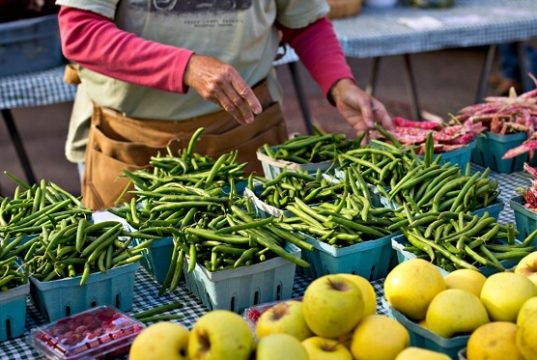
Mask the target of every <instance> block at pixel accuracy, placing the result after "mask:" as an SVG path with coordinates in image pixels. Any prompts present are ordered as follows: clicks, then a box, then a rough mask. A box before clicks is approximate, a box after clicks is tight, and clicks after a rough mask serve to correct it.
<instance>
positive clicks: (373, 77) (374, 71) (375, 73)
mask: <svg viewBox="0 0 537 360" xmlns="http://www.w3.org/2000/svg"><path fill="white" fill-rule="evenodd" d="M381 59H382V58H381V57H375V58H373V65H372V68H371V72H370V73H369V80H368V81H367V85H366V87H365V92H366V93H368V94H369V95H371V96H375V90H376V88H377V80H378V77H379V67H380V60H381Z"/></svg>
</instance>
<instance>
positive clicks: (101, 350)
mask: <svg viewBox="0 0 537 360" xmlns="http://www.w3.org/2000/svg"><path fill="white" fill-rule="evenodd" d="M144 328H145V326H144V324H142V323H141V322H139V321H136V320H134V319H132V318H130V317H129V316H127V315H125V314H124V313H122V312H120V311H118V310H116V309H114V308H112V307H108V306H100V307H98V308H95V309H91V310H88V311H84V312H82V313H80V314H77V315H73V316H69V317H66V318H62V319H60V320H58V321H55V322H53V323H51V324H48V325H46V326H43V327H40V328H37V329H34V330H32V333H31V334H30V335H29V338H28V341H29V342H30V344H31V345H32V346H33V347H34V349H35V350H36V351H37V352H39V353H40V354H42V355H43V356H44V357H46V358H47V359H57V360H63V359H65V360H82V359H84V360H89V359H105V358H119V357H121V356H122V355H126V354H127V353H128V352H129V348H130V345H131V344H132V342H133V341H134V338H135V337H136V336H137V335H138V334H139V333H140V332H141V331H142V330H143V329H144Z"/></svg>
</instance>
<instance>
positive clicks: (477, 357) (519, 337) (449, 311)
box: [384, 252, 537, 360]
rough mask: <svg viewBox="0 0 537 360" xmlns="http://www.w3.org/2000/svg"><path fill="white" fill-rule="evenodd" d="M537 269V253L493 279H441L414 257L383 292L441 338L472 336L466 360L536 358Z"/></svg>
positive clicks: (466, 275) (475, 275)
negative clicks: (536, 270) (512, 269)
mask: <svg viewBox="0 0 537 360" xmlns="http://www.w3.org/2000/svg"><path fill="white" fill-rule="evenodd" d="M536 268H537V252H535V253H532V254H530V255H528V256H527V257H525V258H524V259H522V260H521V261H520V263H519V264H518V266H517V267H516V269H515V272H501V273H497V274H494V275H491V276H490V277H489V278H486V277H485V276H484V275H482V274H481V273H479V272H478V271H474V270H468V269H461V270H456V271H454V272H452V273H450V274H448V275H447V276H445V277H443V276H442V274H441V272H440V270H439V269H438V268H437V267H436V266H434V265H432V264H431V263H429V262H427V261H425V260H421V259H413V260H410V261H406V262H403V263H401V264H399V265H398V266H396V267H395V268H394V269H393V270H392V271H391V272H390V273H389V274H388V276H387V277H386V280H385V282H384V294H385V297H386V300H387V301H388V303H389V304H390V305H391V306H392V307H393V308H395V309H396V310H398V311H399V312H400V313H402V314H403V315H405V316H406V317H407V318H409V319H410V320H412V321H415V322H416V323H418V324H419V325H420V326H422V327H424V328H426V329H427V330H429V331H431V332H432V333H434V334H436V335H438V336H441V337H444V338H452V337H455V336H458V335H469V334H471V336H470V338H469V341H468V346H467V357H468V360H485V359H488V360H496V359H498V360H510V359H514V360H537V276H535V269H536ZM532 269H533V270H532Z"/></svg>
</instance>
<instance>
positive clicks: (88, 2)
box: [57, 0, 391, 209]
mask: <svg viewBox="0 0 537 360" xmlns="http://www.w3.org/2000/svg"><path fill="white" fill-rule="evenodd" d="M57 4H58V5H61V10H60V13H59V24H60V33H61V39H62V48H63V52H64V54H65V56H66V57H67V58H68V59H70V60H71V61H73V62H75V63H78V64H79V66H80V69H79V76H80V79H81V84H80V86H79V89H78V92H77V96H76V100H75V104H74V107H73V114H72V116H71V122H70V127H69V134H68V138H67V144H66V156H67V158H68V159H69V160H70V161H72V162H75V163H81V162H84V164H85V166H84V176H83V182H82V195H83V199H84V203H85V205H86V206H88V207H90V208H93V209H101V208H105V207H109V206H112V205H113V203H114V201H115V200H116V199H117V198H118V196H119V194H120V193H121V191H122V190H123V188H124V187H125V185H126V179H123V178H119V177H118V176H119V175H120V174H121V172H122V170H123V169H131V170H132V169H137V168H141V167H143V166H146V165H147V164H148V162H149V158H150V156H151V155H154V154H156V153H157V152H158V151H164V150H165V147H166V146H167V145H170V147H172V148H174V149H175V148H180V147H185V146H186V144H187V143H188V140H189V138H190V136H191V135H192V133H193V132H194V131H195V130H196V129H197V128H199V127H204V128H205V129H206V130H205V132H204V134H203V136H202V137H201V139H200V142H199V143H198V146H197V148H196V150H197V151H199V152H202V153H205V154H208V155H211V156H218V155H220V154H222V153H225V152H228V151H230V150H233V149H238V151H239V160H241V161H248V163H249V167H248V168H247V170H248V171H252V170H259V165H260V164H259V162H258V161H257V159H256V155H255V152H256V150H257V149H258V148H259V147H260V146H262V145H263V144H265V143H268V144H278V143H281V142H283V141H284V140H285V139H286V137H287V133H286V127H285V122H284V119H283V117H282V112H281V108H280V104H279V102H280V100H281V99H282V94H281V89H280V87H279V86H278V83H277V81H276V77H275V72H274V69H273V65H272V62H273V60H274V59H275V56H276V54H277V51H278V46H279V43H280V40H283V42H285V43H288V44H290V45H291V46H292V47H293V48H294V49H295V50H296V52H297V54H298V55H299V57H300V59H301V61H302V62H303V63H304V65H305V66H306V68H307V69H308V71H309V72H310V73H311V75H312V76H313V78H314V79H315V81H316V82H317V83H318V84H319V86H320V87H321V89H322V91H323V93H324V94H326V96H327V97H328V99H329V100H330V101H331V102H332V104H334V105H335V106H336V107H337V109H338V110H339V112H340V113H341V115H342V116H343V117H344V118H345V119H346V120H347V122H348V123H349V124H351V125H352V126H353V127H354V128H355V129H356V130H360V131H362V130H365V129H367V128H370V127H371V126H372V124H373V122H374V121H379V122H382V123H383V124H384V125H385V126H388V127H389V126H391V119H390V117H389V116H388V114H387V112H386V110H385V108H384V106H383V105H382V103H380V102H379V101H378V100H376V99H374V98H372V97H370V96H369V95H367V94H366V93H365V92H364V91H362V90H361V89H360V88H358V86H357V85H356V82H355V80H354V78H353V75H352V72H351V70H350V68H349V66H348V65H347V64H346V62H345V57H344V54H343V51H342V49H341V47H340V45H339V42H338V40H337V39H336V36H335V34H334V31H333V29H332V25H331V23H330V22H329V21H328V19H327V18H326V14H327V12H328V10H329V8H328V5H327V4H326V2H325V1H324V0H197V1H196V0H58V1H57ZM222 109H223V110H222ZM90 124H91V125H90Z"/></svg>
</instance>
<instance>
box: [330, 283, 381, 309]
mask: <svg viewBox="0 0 537 360" xmlns="http://www.w3.org/2000/svg"><path fill="white" fill-rule="evenodd" d="M338 275H339V276H343V277H344V278H347V279H349V280H351V281H352V282H353V283H354V285H356V286H358V287H359V288H360V290H361V291H362V297H363V298H364V316H367V315H373V314H376V313H377V294H376V293H375V289H374V288H373V285H371V283H370V282H369V281H367V280H366V279H365V278H363V277H361V276H358V275H354V274H338Z"/></svg>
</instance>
